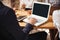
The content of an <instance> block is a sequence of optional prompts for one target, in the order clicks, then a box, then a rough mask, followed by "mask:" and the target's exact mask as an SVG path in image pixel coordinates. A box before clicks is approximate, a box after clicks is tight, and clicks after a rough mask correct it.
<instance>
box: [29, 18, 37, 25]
mask: <svg viewBox="0 0 60 40" xmlns="http://www.w3.org/2000/svg"><path fill="white" fill-rule="evenodd" d="M36 22H37V20H36V19H35V18H30V19H29V23H30V24H32V25H34V24H35V23H36Z"/></svg>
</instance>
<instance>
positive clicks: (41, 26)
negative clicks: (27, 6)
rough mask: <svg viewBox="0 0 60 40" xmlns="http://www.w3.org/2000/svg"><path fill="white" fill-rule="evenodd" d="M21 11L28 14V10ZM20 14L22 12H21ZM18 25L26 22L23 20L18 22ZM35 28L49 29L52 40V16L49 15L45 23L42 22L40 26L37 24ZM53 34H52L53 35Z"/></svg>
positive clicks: (52, 39)
mask: <svg viewBox="0 0 60 40" xmlns="http://www.w3.org/2000/svg"><path fill="white" fill-rule="evenodd" d="M22 12H23V14H25V15H27V14H28V12H27V11H22ZM18 13H21V12H18ZM21 14H22V13H21ZM19 25H20V26H25V25H26V23H24V22H19ZM36 28H37V29H38V28H44V29H45V28H46V29H49V31H50V35H51V40H54V36H55V33H52V32H55V29H56V28H55V27H54V25H53V21H52V16H49V19H48V21H47V22H46V23H44V24H42V25H40V26H38V27H36ZM53 34H54V35H53Z"/></svg>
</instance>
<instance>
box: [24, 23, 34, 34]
mask: <svg viewBox="0 0 60 40" xmlns="http://www.w3.org/2000/svg"><path fill="white" fill-rule="evenodd" d="M32 29H33V25H31V24H29V23H27V25H26V27H25V28H24V29H23V32H24V33H29V32H30V31H31V30H32Z"/></svg>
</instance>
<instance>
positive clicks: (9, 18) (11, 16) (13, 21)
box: [1, 9, 32, 40]
mask: <svg viewBox="0 0 60 40" xmlns="http://www.w3.org/2000/svg"><path fill="white" fill-rule="evenodd" d="M1 20H2V25H3V26H4V27H5V28H6V30H7V31H8V32H9V33H10V34H12V35H13V36H14V37H15V39H16V40H24V39H25V38H26V37H27V35H28V32H29V31H30V30H31V29H32V28H31V25H30V24H27V26H26V28H24V29H26V30H22V28H21V27H20V26H19V24H18V21H17V18H16V15H15V12H14V11H13V10H12V9H10V10H9V11H8V12H7V13H6V14H4V15H2V19H1ZM27 30H28V31H27Z"/></svg>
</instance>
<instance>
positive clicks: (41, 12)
mask: <svg viewBox="0 0 60 40" xmlns="http://www.w3.org/2000/svg"><path fill="white" fill-rule="evenodd" d="M50 8H51V4H50V3H43V2H33V8H32V14H31V15H30V16H29V17H28V18H26V19H24V20H23V21H24V22H27V23H28V19H29V18H35V19H37V22H36V23H35V24H34V25H35V26H39V25H41V24H43V23H45V22H46V21H47V20H48V17H49V12H50Z"/></svg>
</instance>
